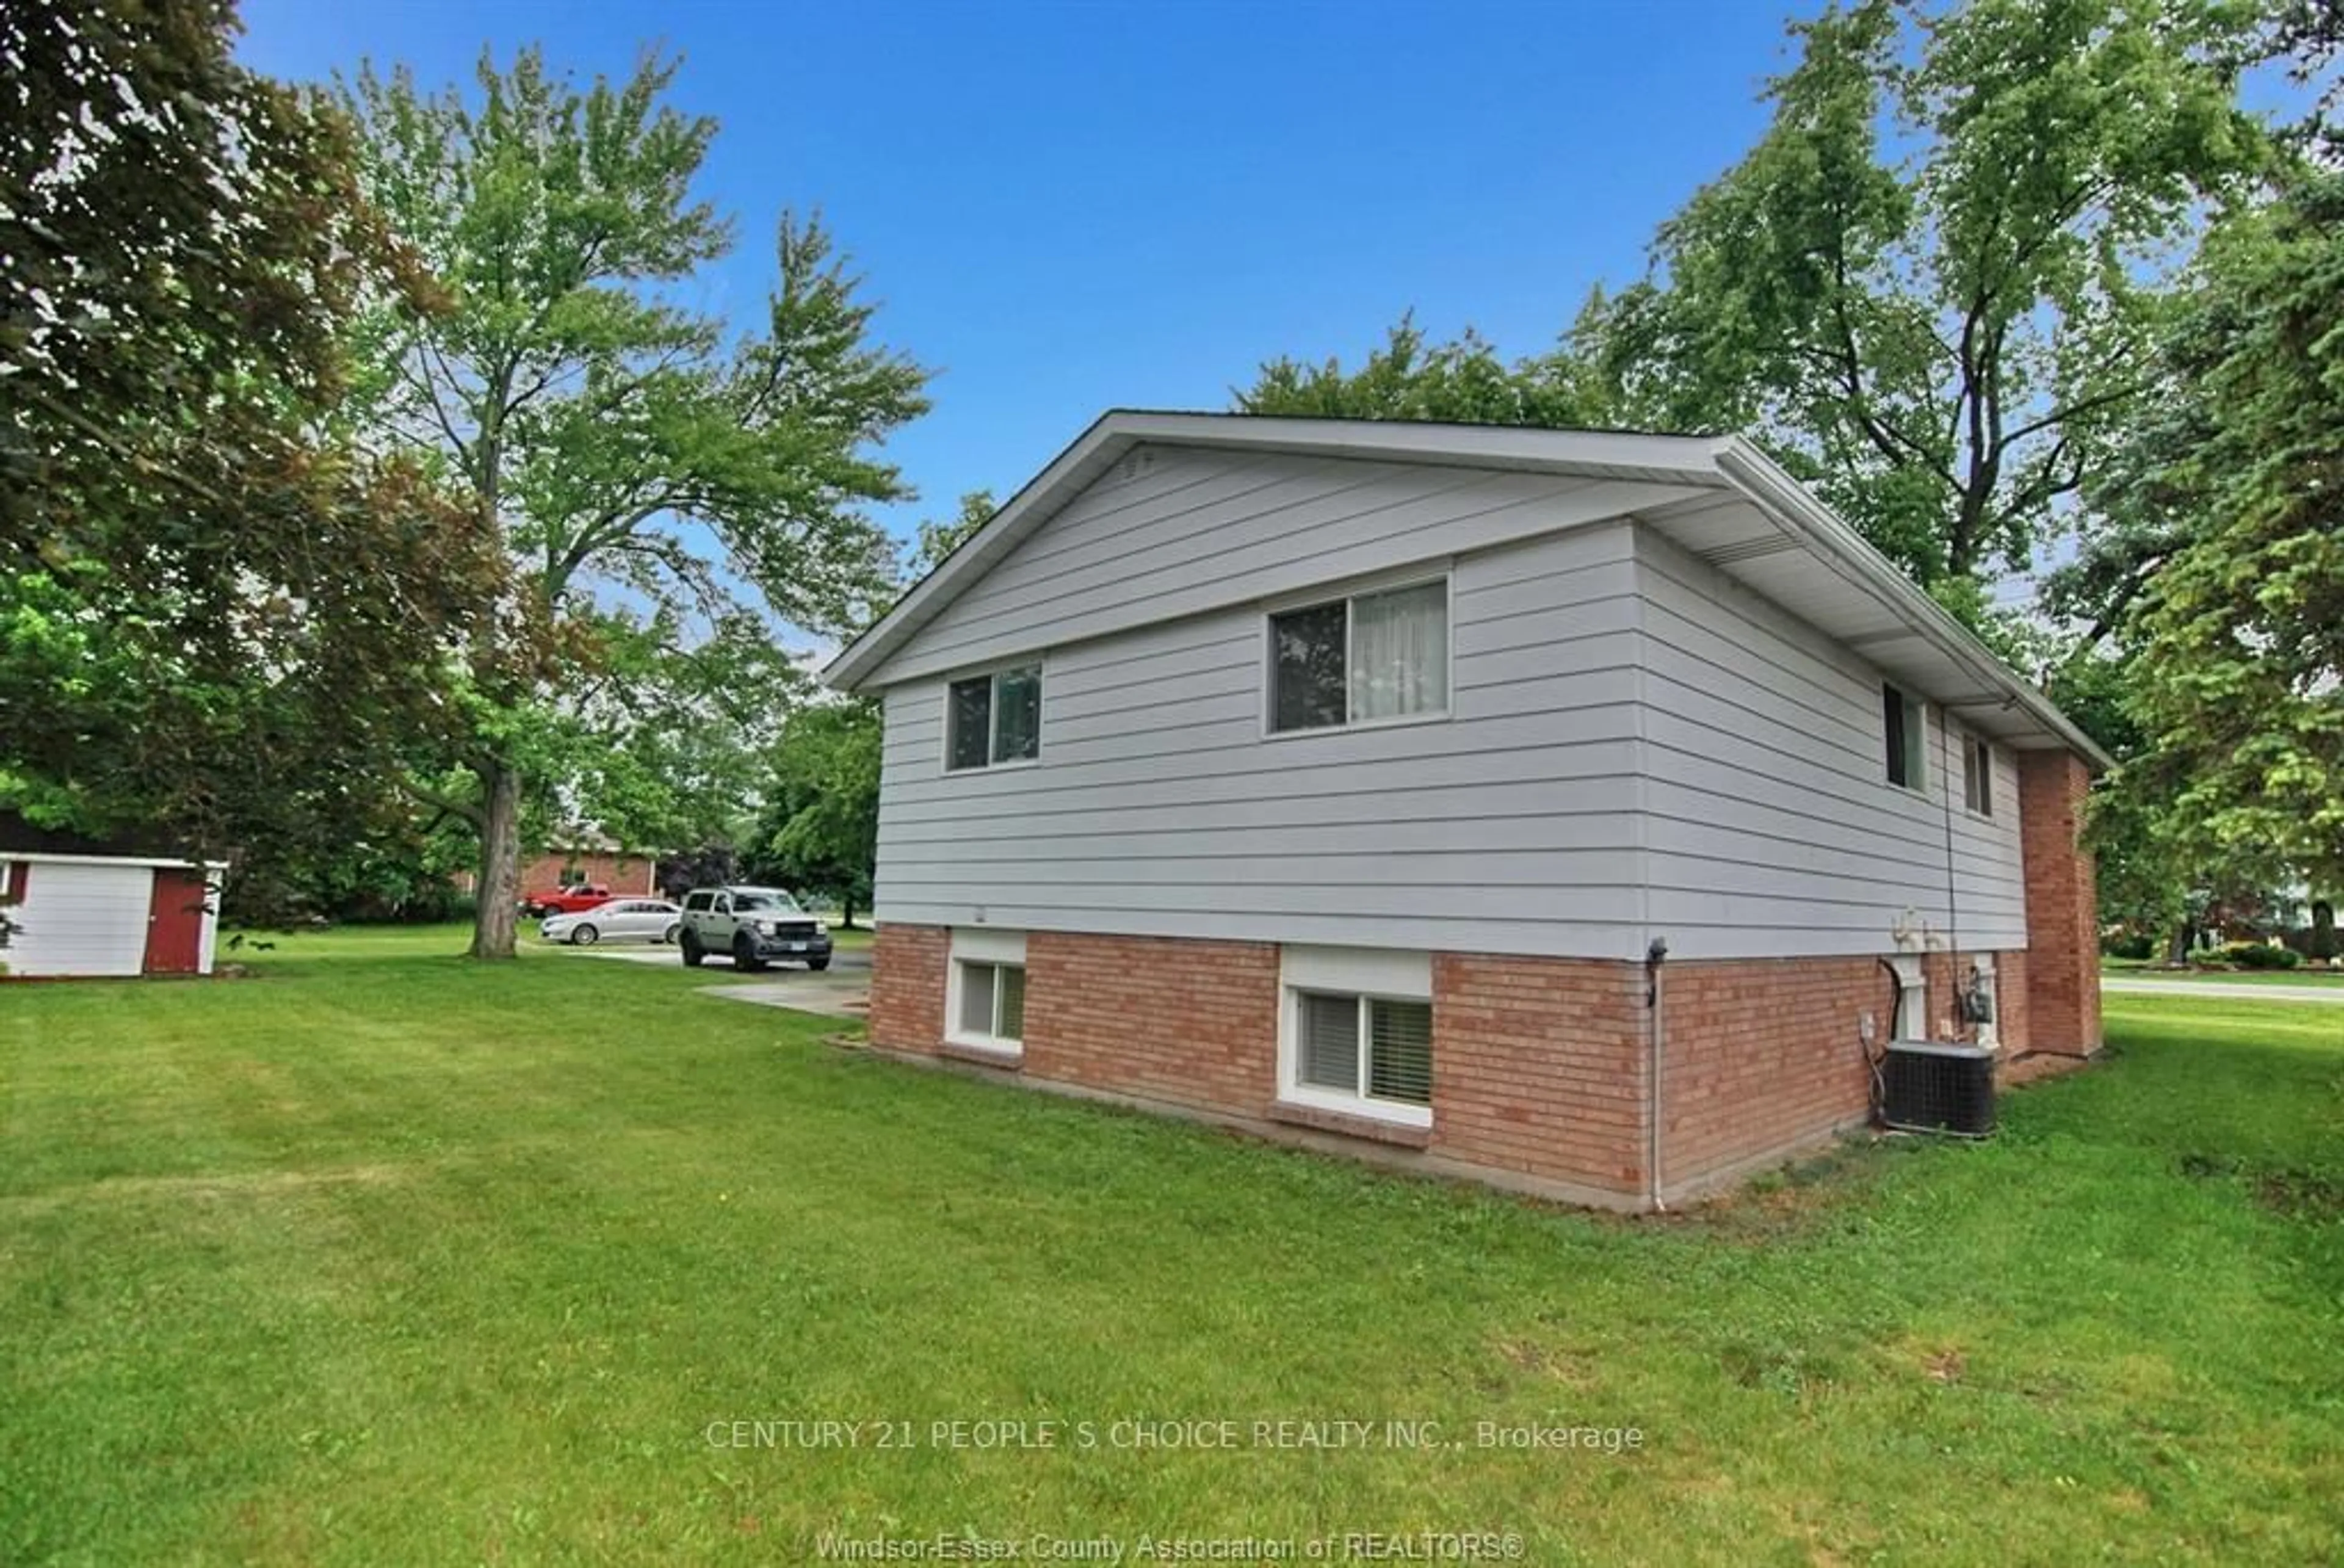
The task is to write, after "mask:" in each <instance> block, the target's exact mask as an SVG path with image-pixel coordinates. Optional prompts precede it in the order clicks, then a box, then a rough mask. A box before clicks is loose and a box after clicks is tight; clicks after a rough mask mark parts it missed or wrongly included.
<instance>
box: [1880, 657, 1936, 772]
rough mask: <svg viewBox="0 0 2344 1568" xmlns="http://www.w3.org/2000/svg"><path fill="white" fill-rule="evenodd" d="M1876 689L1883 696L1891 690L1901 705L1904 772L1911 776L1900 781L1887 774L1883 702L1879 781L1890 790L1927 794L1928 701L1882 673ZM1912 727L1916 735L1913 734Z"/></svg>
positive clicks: (1886, 719) (1885, 723)
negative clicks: (1903, 718)
mask: <svg viewBox="0 0 2344 1568" xmlns="http://www.w3.org/2000/svg"><path fill="white" fill-rule="evenodd" d="M1880 690H1881V693H1882V695H1883V696H1885V695H1886V694H1887V693H1890V692H1894V693H1896V698H1897V701H1899V702H1901V703H1904V709H1905V714H1906V718H1905V726H1904V733H1905V745H1904V752H1905V755H1904V763H1905V771H1906V772H1907V774H1913V775H1915V776H1911V777H1908V778H1906V779H1905V780H1904V782H1902V783H1901V784H1900V783H1899V782H1897V781H1896V780H1895V779H1893V778H1891V777H1889V776H1888V718H1887V712H1888V710H1887V706H1886V704H1885V703H1883V704H1882V707H1881V720H1880V782H1881V783H1883V784H1886V785H1887V786H1888V787H1889V788H1890V789H1901V790H1907V791H1910V792H1911V793H1912V794H1921V795H1925V794H1928V793H1929V774H1930V766H1929V704H1928V703H1925V702H1923V701H1922V700H1921V699H1920V698H1918V697H1916V696H1915V695H1914V694H1913V693H1910V692H1908V691H1906V690H1905V689H1904V687H1902V686H1900V685H1898V684H1897V683H1895V682H1894V681H1892V680H1889V679H1888V678H1887V677H1886V676H1882V677H1881V681H1880ZM1916 730H1917V731H1918V734H1917V737H1916V735H1915V731H1916Z"/></svg>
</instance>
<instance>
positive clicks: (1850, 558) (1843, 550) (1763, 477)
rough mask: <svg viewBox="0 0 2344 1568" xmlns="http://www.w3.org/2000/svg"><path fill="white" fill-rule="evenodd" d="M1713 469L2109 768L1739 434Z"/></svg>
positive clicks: (2051, 709) (1990, 684)
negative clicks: (1716, 468) (1716, 467)
mask: <svg viewBox="0 0 2344 1568" xmlns="http://www.w3.org/2000/svg"><path fill="white" fill-rule="evenodd" d="M1717 466H1718V469H1719V470H1720V471H1721V472H1723V474H1724V475H1725V476H1726V477H1727V478H1728V479H1730V480H1732V481H1733V483H1734V485H1735V487H1736V488H1737V489H1739V490H1741V491H1743V493H1744V494H1746V495H1748V496H1749V497H1750V499H1751V500H1752V501H1753V502H1755V503H1756V504H1757V505H1758V506H1760V507H1761V508H1763V509H1764V511H1766V512H1767V514H1768V515H1770V516H1772V517H1773V519H1774V520H1775V521H1777V522H1779V523H1781V524H1783V527H1784V528H1785V529H1787V530H1788V531H1790V532H1791V533H1792V535H1793V537H1794V538H1796V539H1797V540H1798V541H1799V542H1800V543H1801V544H1802V545H1803V546H1804V547H1805V549H1806V550H1807V551H1808V552H1809V553H1810V554H1812V555H1813V556H1814V557H1815V559H1816V560H1817V561H1821V562H1823V563H1824V565H1826V566H1829V567H1832V568H1834V569H1835V570H1836V571H1838V572H1839V573H1840V575H1841V576H1842V578H1844V580H1845V581H1847V582H1849V583H1851V584H1852V585H1854V587H1856V588H1858V589H1861V590H1863V591H1864V592H1867V593H1868V594H1870V595H1871V597H1872V598H1873V599H1874V602H1877V603H1878V604H1879V605H1880V606H1881V608H1883V609H1884V610H1885V611H1887V612H1888V613H1889V614H1891V615H1893V616H1894V617H1895V618H1896V620H1897V621H1898V622H1901V623H1903V624H1904V625H1905V626H1907V627H1909V628H1911V630H1912V632H1913V634H1914V635H1915V636H1916V637H1918V638H1920V639H1921V640H1923V641H1924V642H1927V643H1928V644H1929V645H1930V646H1932V647H1934V648H1935V649H1936V650H1937V651H1938V652H1942V653H1944V654H1945V656H1946V657H1947V658H1949V659H1952V660H1953V661H1954V662H1955V663H1958V664H1960V665H1961V666H1962V667H1963V669H1965V670H1966V671H1967V672H1969V673H1971V674H1972V675H1974V676H1975V677H1976V678H1977V680H1978V681H1979V683H1981V684H1982V685H1983V686H1984V687H1985V690H1987V691H1990V692H1994V693H1998V694H2000V695H2001V696H2002V697H2003V698H2004V699H2005V700H2006V702H2008V703H2010V704H2011V705H2012V706H2015V707H2017V708H2021V709H2024V710H2025V711H2026V713H2027V715H2028V716H2029V717H2031V718H2033V719H2034V720H2035V721H2036V723H2040V724H2041V725H2042V726H2043V728H2044V729H2045V730H2046V731H2047V732H2049V733H2051V734H2053V735H2056V737H2058V739H2059V741H2060V742H2061V743H2062V744H2065V745H2066V747H2067V748H2068V749H2069V750H2070V751H2073V752H2075V753H2076V754H2077V755H2079V756H2081V757H2083V758H2085V759H2086V761H2088V762H2089V763H2091V764H2092V765H2093V766H2094V767H2096V768H2098V769H2101V770H2103V771H2105V770H2107V769H2108V768H2112V767H2114V766H2115V765H2116V759H2115V758H2114V757H2111V756H2110V755H2108V754H2107V752H2105V751H2103V750H2101V749H2100V746H2099V744H2097V743H2096V742H2095V741H2094V740H2093V739H2092V738H2091V737H2090V736H2089V735H2087V734H2086V733H2084V732H2083V731H2082V730H2080V729H2077V728H2076V724H2075V723H2074V721H2072V720H2070V719H2069V718H2068V717H2067V715H2066V714H2065V713H2061V712H2060V711H2059V710H2058V708H2057V707H2056V706H2055V705H2054V704H2053V703H2052V702H2051V699H2050V698H2048V697H2046V696H2045V695H2044V694H2043V693H2040V692H2038V691H2036V689H2035V688H2034V687H2033V686H2031V685H2029V684H2028V683H2026V682H2025V681H2023V680H2021V679H2020V678H2019V677H2018V676H2017V675H2016V673H2013V672H2012V671H2011V669H2010V668H2009V667H2008V666H2007V665H2006V664H2005V663H2003V662H2002V661H2001V660H2000V659H1998V658H1996V657H1995V655H1994V653H1993V652H1992V651H1991V650H1989V649H1988V648H1987V647H1986V646H1985V644H1984V643H1982V642H1979V641H1978V640H1977V637H1976V635H1975V633H1974V632H1971V631H1970V629H1969V628H1968V627H1966V626H1964V625H1963V624H1962V623H1961V622H1958V621H1956V620H1955V619H1954V618H1953V616H1952V615H1950V614H1948V613H1947V612H1946V611H1945V607H1944V606H1943V605H1941V604H1939V603H1938V602H1936V601H1935V600H1934V599H1932V598H1930V597H1929V596H1928V595H1927V594H1925V593H1924V592H1921V590H1920V589H1918V588H1917V587H1915V586H1914V584H1913V582H1912V581H1911V580H1910V579H1909V578H1907V577H1906V576H1905V575H1904V573H1903V572H1899V571H1897V570H1896V568H1895V567H1894V565H1893V564H1892V563H1891V562H1890V561H1889V560H1888V558H1887V557H1886V556H1884V555H1883V554H1881V553H1880V551H1877V550H1875V549H1874V548H1873V546H1872V544H1871V542H1870V541H1867V540H1865V539H1864V536H1863V535H1861V534H1859V533H1857V532H1856V531H1855V530H1854V529H1852V528H1850V527H1849V526H1848V525H1847V524H1846V523H1845V522H1844V521H1841V520H1840V518H1839V517H1838V516H1837V515H1836V514H1835V513H1834V512H1833V511H1831V509H1830V508H1828V507H1826V506H1824V504H1823V502H1821V501H1817V500H1816V499H1815V498H1814V496H1813V495H1811V494H1809V493H1808V491H1807V489H1806V487H1805V486H1804V485H1802V484H1801V483H1799V481H1797V480H1795V479H1793V478H1792V477H1791V476H1790V475H1789V474H1788V473H1786V472H1784V471H1783V469H1782V468H1781V467H1780V466H1779V465H1778V464H1776V463H1775V462H1774V460H1773V459H1772V458H1769V457H1768V456H1766V454H1765V453H1763V452H1762V451H1760V450H1758V448H1757V447H1756V446H1754V445H1753V444H1752V443H1751V442H1749V441H1747V440H1743V439H1742V438H1741V437H1739V436H1733V437H1728V438H1727V439H1726V440H1725V441H1724V443H1723V446H1722V448H1721V450H1719V452H1718V454H1717ZM1923 695H1930V693H1923ZM1972 701H1973V702H1974V699H1972Z"/></svg>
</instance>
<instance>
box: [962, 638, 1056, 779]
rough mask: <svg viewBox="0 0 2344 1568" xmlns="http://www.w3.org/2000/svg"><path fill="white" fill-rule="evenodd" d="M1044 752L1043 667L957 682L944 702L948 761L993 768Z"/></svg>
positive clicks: (1020, 667) (997, 672) (1022, 666)
mask: <svg viewBox="0 0 2344 1568" xmlns="http://www.w3.org/2000/svg"><path fill="white" fill-rule="evenodd" d="M1041 754H1042V666H1041V665H1039V664H1020V665H1018V666H1017V667H1016V668H1015V669H1012V670H995V671H994V672H993V673H991V674H989V675H972V676H970V677H969V678H968V679H966V680H965V681H955V682H954V683H952V689H951V693H950V694H949V695H948V696H947V698H946V699H945V767H947V768H951V769H954V770H955V771H957V770H959V769H962V768H983V767H991V766H993V765H994V764H996V763H1016V762H1031V761H1032V760H1033V759H1034V758H1036V757H1037V756H1040V755H1041Z"/></svg>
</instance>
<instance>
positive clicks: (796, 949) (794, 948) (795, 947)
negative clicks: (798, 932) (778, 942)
mask: <svg viewBox="0 0 2344 1568" xmlns="http://www.w3.org/2000/svg"><path fill="white" fill-rule="evenodd" d="M782 951H783V952H784V953H803V952H804V951H805V944H804V943H803V942H784V943H783V944H782Z"/></svg>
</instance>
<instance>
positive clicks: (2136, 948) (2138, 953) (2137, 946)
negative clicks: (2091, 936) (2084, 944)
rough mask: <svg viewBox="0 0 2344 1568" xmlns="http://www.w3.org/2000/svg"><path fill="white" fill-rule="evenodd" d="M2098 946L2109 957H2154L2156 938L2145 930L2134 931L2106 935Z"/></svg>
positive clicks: (2155, 953)
mask: <svg viewBox="0 0 2344 1568" xmlns="http://www.w3.org/2000/svg"><path fill="white" fill-rule="evenodd" d="M2100 948H2101V950H2102V951H2103V952H2105V953H2107V956H2109V957H2111V958H2154V957H2156V956H2157V938H2156V937H2154V936H2150V935H2148V934H2147V932H2134V933H2132V934H2130V935H2127V936H2110V937H2107V939H2105V940H2104V941H2102V942H2101V944H2100Z"/></svg>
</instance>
